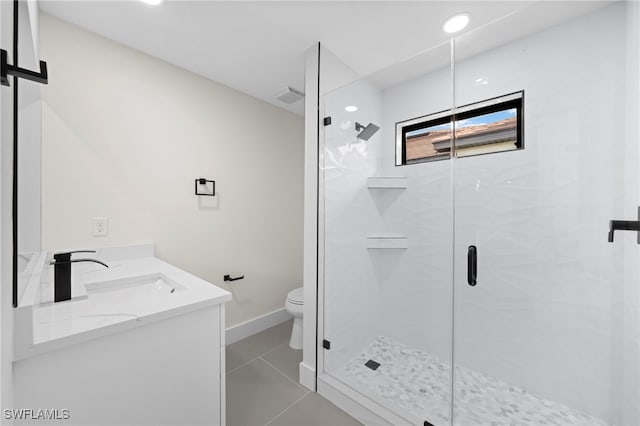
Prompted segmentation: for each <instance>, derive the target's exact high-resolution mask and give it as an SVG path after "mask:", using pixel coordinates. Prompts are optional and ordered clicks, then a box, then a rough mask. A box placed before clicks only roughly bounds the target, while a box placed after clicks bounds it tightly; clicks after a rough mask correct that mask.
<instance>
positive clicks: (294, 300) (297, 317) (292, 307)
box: [284, 287, 304, 349]
mask: <svg viewBox="0 0 640 426" xmlns="http://www.w3.org/2000/svg"><path fill="white" fill-rule="evenodd" d="M303 306H304V299H303V298H302V287H298V288H296V289H295V290H291V291H290V292H289V294H287V301H286V302H285V304H284V307H285V309H286V310H287V312H289V313H290V314H291V315H293V327H291V339H289V346H290V347H291V349H302V308H303Z"/></svg>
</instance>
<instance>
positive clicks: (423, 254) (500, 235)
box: [318, 2, 640, 425]
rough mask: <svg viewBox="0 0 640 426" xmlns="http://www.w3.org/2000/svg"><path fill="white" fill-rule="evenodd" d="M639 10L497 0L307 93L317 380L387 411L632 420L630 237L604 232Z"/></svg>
mask: <svg viewBox="0 0 640 426" xmlns="http://www.w3.org/2000/svg"><path fill="white" fill-rule="evenodd" d="M522 13H526V11H524V12H522ZM639 16H640V14H639V12H638V5H637V4H635V3H633V2H628V3H625V2H618V3H613V4H609V5H606V6H604V7H600V8H598V9H595V10H591V11H589V12H588V13H585V14H582V15H580V16H575V17H572V18H571V19H570V20H568V21H564V22H562V23H556V25H552V26H548V27H546V28H544V29H542V30H537V31H536V32H533V33H531V32H529V33H526V34H525V33H524V32H526V31H524V30H523V31H524V32H523V34H522V36H521V37H518V38H517V39H514V40H511V39H510V41H508V42H507V41H501V38H500V34H501V33H504V31H506V30H505V29H506V28H507V27H508V25H509V19H510V18H506V19H503V20H501V21H497V22H494V23H492V24H491V25H488V26H486V27H483V28H481V29H478V30H475V31H470V32H468V33H465V34H463V35H461V36H459V37H456V38H454V39H452V40H451V41H450V42H447V43H444V44H442V45H440V46H436V47H433V48H430V49H429V50H427V51H425V52H424V53H423V54H421V55H418V56H416V57H414V58H411V59H410V60H408V61H405V62H402V63H398V64H395V65H393V66H391V67H389V68H386V69H384V70H381V71H379V72H377V73H375V74H373V75H369V76H367V77H364V78H359V79H357V80H355V81H352V82H351V83H349V84H347V85H344V86H342V87H340V88H338V89H336V90H333V91H331V92H329V93H325V94H324V96H322V97H321V103H322V104H321V108H323V109H324V112H323V116H325V117H330V123H329V121H328V120H327V121H326V122H325V123H324V124H325V125H324V126H323V132H324V138H321V140H320V160H319V161H320V203H319V210H320V211H319V228H320V234H319V235H320V263H319V301H320V304H319V309H320V321H319V331H318V339H319V352H318V363H319V364H318V381H319V387H320V388H321V389H326V388H327V387H331V388H333V389H336V390H337V391H338V392H339V393H340V394H341V395H344V396H345V398H346V399H349V400H351V401H355V402H357V403H358V404H359V405H360V406H363V407H365V408H366V409H367V410H369V411H370V412H371V413H373V415H374V416H377V418H379V419H382V420H385V421H387V422H389V423H393V424H403V423H404V424H418V425H423V424H424V425H428V424H433V425H449V424H455V425H494V424H498V425H500V424H505V425H509V424H517V425H542V424H557V425H600V424H602V425H606V424H620V425H637V424H640V408H639V407H640V399H639V395H640V394H639V388H640V356H639V355H640V339H639V336H640V318H639V316H638V308H639V304H640V291H639V288H640V277H639V274H638V273H639V266H640V260H639V259H640V245H639V244H640V239H639V237H638V233H637V232H635V231H629V230H627V231H624V230H623V231H616V232H615V234H614V241H613V242H609V240H608V236H609V226H610V224H611V221H612V220H628V221H637V220H638V219H639V206H640V200H639V193H640V185H639V184H640V174H639V167H638V166H639V164H638V163H639V161H640V150H639V149H638V148H639V145H640V144H639V140H640V139H639V132H638V128H639V122H640V119H639V118H638V117H639V108H638V107H639V105H640V97H639V96H638V93H639V92H638V83H639V81H638V80H639V74H638V64H639V54H638V47H639V44H638V17H639ZM356 123H357V124H356ZM370 125H372V126H373V127H368V126H370ZM365 128H366V129H369V131H368V132H367V130H363V129H365ZM377 128H379V129H377ZM362 132H367V134H366V136H367V138H366V139H365V138H363V137H359V136H361V134H362ZM628 227H633V222H631V225H629V226H628ZM321 393H322V390H321ZM343 406H345V405H344V404H343Z"/></svg>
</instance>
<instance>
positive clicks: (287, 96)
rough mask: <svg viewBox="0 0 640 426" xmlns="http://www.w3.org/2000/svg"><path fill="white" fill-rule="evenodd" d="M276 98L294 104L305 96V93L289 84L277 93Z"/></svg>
mask: <svg viewBox="0 0 640 426" xmlns="http://www.w3.org/2000/svg"><path fill="white" fill-rule="evenodd" d="M276 98H278V99H279V100H280V101H282V102H284V103H285V104H292V103H294V102H298V101H299V100H300V99H302V98H304V93H302V92H300V91H298V90H296V89H293V88H291V87H289V86H287V87H285V88H284V89H282V90H280V91H279V92H278V93H276Z"/></svg>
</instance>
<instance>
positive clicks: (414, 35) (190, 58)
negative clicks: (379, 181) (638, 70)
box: [40, 0, 607, 114]
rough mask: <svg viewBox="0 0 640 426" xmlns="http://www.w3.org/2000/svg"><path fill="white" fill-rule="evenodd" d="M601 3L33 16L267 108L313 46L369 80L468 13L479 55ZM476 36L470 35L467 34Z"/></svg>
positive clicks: (177, 7) (169, 3)
mask: <svg viewBox="0 0 640 426" xmlns="http://www.w3.org/2000/svg"><path fill="white" fill-rule="evenodd" d="M606 3H607V2H598V1H413V2H403V1H339V2H338V1H284V2H272V1H181V0H165V2H164V3H162V4H160V5H159V6H150V5H147V4H144V3H141V2H140V1H137V0H131V1H57V0H40V9H41V10H42V11H44V12H45V13H48V14H51V15H54V16H56V17H58V18H60V19H62V20H65V21H67V22H70V23H73V24H75V25H78V26H80V27H82V28H85V29H87V30H90V31H93V32H95V33H98V34H100V35H102V36H104V37H107V38H109V39H112V40H115V41H117V42H120V43H122V44H124V45H127V46H130V47H132V48H135V49H138V50H141V51H143V52H145V53H147V54H149V55H152V56H155V57H157V58H160V59H163V60H165V61H167V62H170V63H173V64H175V65H178V66H180V67H182V68H185V69H187V70H189V71H192V72H194V73H197V74H200V75H202V76H204V77H207V78H210V79H211V80H215V81H217V82H220V83H222V84H225V85H227V86H230V87H232V88H234V89H236V90H239V91H241V92H244V93H247V94H249V95H251V96H254V97H256V98H258V99H261V100H263V101H265V102H269V103H271V104H273V105H276V106H278V107H281V108H284V109H286V110H289V111H292V112H294V113H297V114H303V113H304V102H302V101H298V102H297V103H294V104H291V105H287V104H284V103H282V102H280V101H278V100H277V99H275V96H274V95H275V94H276V93H277V92H278V91H280V90H281V89H282V88H284V87H285V86H291V87H293V88H295V89H298V90H300V91H304V58H305V51H306V50H307V49H309V48H310V47H311V46H313V45H314V44H315V43H317V42H318V41H320V42H321V43H322V44H323V46H324V47H326V48H327V49H329V50H331V51H332V52H333V53H335V54H336V55H337V56H338V57H339V58H341V59H342V60H343V61H344V62H345V64H347V65H348V66H350V67H351V68H353V69H354V70H355V71H356V72H358V73H359V74H361V75H368V74H371V73H374V72H375V71H378V70H380V69H382V68H384V67H387V66H389V65H391V64H394V63H396V62H399V61H402V60H405V59H407V58H410V57H414V56H416V55H417V54H419V53H420V52H423V51H425V50H428V49H429V48H431V47H433V46H436V45H439V44H442V43H444V42H446V41H447V40H448V37H447V35H446V34H445V33H444V32H443V31H442V29H441V27H442V23H443V22H444V21H445V19H446V18H448V17H449V16H451V15H453V14H455V13H459V12H467V13H470V14H471V23H470V24H469V27H468V29H467V30H465V32H467V33H469V32H474V31H475V33H477V34H479V36H478V47H477V49H476V50H483V49H487V48H490V47H494V46H497V45H499V44H503V43H505V42H507V41H510V40H514V39H517V38H520V37H523V36H525V35H527V34H531V33H533V32H536V31H540V30H541V29H542V28H545V27H549V26H551V25H554V24H556V23H559V22H562V21H565V20H568V19H570V18H572V17H574V16H578V15H581V14H584V13H586V12H589V11H591V10H594V9H597V8H599V7H602V6H603V5H605V4H606ZM472 35H473V34H472Z"/></svg>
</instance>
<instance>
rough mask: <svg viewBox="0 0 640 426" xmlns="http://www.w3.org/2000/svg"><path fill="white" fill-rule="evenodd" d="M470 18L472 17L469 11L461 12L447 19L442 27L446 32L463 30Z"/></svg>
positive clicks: (451, 32)
mask: <svg viewBox="0 0 640 426" xmlns="http://www.w3.org/2000/svg"><path fill="white" fill-rule="evenodd" d="M469 20H470V17H469V14H468V13H459V14H457V15H453V16H452V17H451V18H449V19H447V20H446V21H445V22H444V24H443V25H442V29H443V30H444V32H445V33H449V34H453V33H457V32H458V31H462V30H463V29H464V28H465V27H466V26H467V25H468V24H469Z"/></svg>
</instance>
